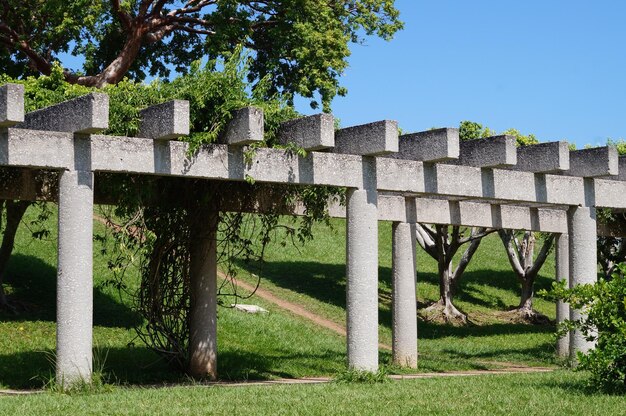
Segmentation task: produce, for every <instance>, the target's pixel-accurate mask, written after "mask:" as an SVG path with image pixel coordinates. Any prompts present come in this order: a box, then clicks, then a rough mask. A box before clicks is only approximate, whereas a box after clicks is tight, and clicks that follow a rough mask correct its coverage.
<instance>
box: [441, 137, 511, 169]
mask: <svg viewBox="0 0 626 416" xmlns="http://www.w3.org/2000/svg"><path fill="white" fill-rule="evenodd" d="M447 163H451V164H455V165H465V166H474V167H479V168H495V167H505V166H512V165H515V164H516V163H517V147H516V146H515V137H513V136H494V137H487V138H485V139H476V140H467V141H464V142H461V143H460V154H459V158H458V159H457V160H451V161H450V162H447Z"/></svg>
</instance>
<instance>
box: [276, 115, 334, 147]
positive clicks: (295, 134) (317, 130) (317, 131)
mask: <svg viewBox="0 0 626 416" xmlns="http://www.w3.org/2000/svg"><path fill="white" fill-rule="evenodd" d="M278 142H279V143H280V144H282V145H287V144H294V145H296V146H298V147H301V148H303V149H304V150H307V151H312V150H323V149H329V148H331V147H334V146H335V119H334V118H333V116H332V114H325V113H322V114H315V115H312V116H308V117H301V118H297V119H294V120H289V121H286V122H284V123H282V124H281V125H280V130H279V131H278Z"/></svg>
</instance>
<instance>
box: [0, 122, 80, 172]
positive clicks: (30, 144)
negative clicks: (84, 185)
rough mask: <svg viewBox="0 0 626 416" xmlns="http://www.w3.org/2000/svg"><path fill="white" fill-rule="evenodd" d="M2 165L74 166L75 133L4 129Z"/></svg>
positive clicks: (0, 148)
mask: <svg viewBox="0 0 626 416" xmlns="http://www.w3.org/2000/svg"><path fill="white" fill-rule="evenodd" d="M0 165H2V166H22V167H32V168H44V169H45V168H49V169H72V168H73V166H74V137H73V135H72V133H62V132H52V131H41V130H27V129H17V128H9V129H7V130H6V131H5V132H3V133H0Z"/></svg>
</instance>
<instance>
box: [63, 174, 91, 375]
mask: <svg viewBox="0 0 626 416" xmlns="http://www.w3.org/2000/svg"><path fill="white" fill-rule="evenodd" d="M92 315H93V174H92V173H91V172H84V171H66V172H62V173H61V178H60V181H59V247H58V269H57V350H56V374H57V381H58V382H59V383H61V384H62V385H64V386H69V385H71V384H73V383H75V382H77V381H80V380H83V381H87V382H88V381H90V380H91V371H92V322H93V321H92V319H93V318H92Z"/></svg>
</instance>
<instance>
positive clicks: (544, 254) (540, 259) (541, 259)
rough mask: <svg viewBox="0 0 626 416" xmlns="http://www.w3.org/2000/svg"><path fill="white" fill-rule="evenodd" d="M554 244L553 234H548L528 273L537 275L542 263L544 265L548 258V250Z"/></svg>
mask: <svg viewBox="0 0 626 416" xmlns="http://www.w3.org/2000/svg"><path fill="white" fill-rule="evenodd" d="M553 242H554V234H550V235H549V236H548V237H547V238H546V239H545V240H544V242H543V245H542V246H541V250H539V254H538V255H537V258H536V259H535V262H534V263H533V265H532V267H531V268H530V273H538V272H539V269H541V266H543V263H545V261H546V259H547V258H548V254H549V253H550V249H551V248H552V243H553Z"/></svg>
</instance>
